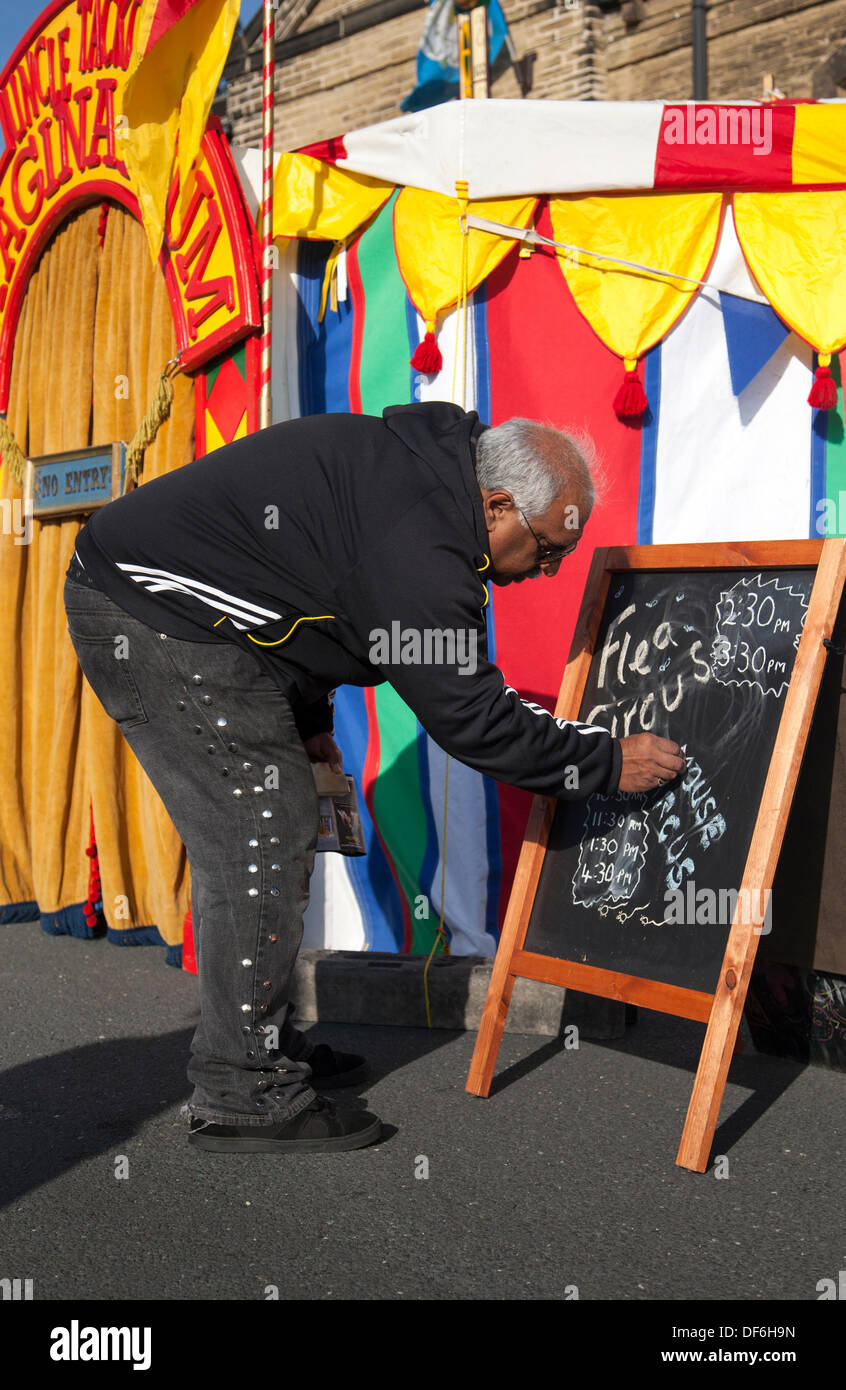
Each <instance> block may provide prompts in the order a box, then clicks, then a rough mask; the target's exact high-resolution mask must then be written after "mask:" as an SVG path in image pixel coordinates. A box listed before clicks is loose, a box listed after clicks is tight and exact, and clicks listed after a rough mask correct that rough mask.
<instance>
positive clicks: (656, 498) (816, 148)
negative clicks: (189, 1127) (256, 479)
mask: <svg viewBox="0 0 846 1390" xmlns="http://www.w3.org/2000/svg"><path fill="white" fill-rule="evenodd" d="M726 109H727V108H723V111H724V114H723V116H721V115H720V108H719V107H717V106H713V105H710V106H708V107H701V106H699V107H694V106H692V105H690V106H686V105H684V104H682V105H677V106H675V107H670V106H665V105H663V104H661V103H567V102H560V103H558V102H522V103H517V102H508V103H506V102H495V101H490V102H485V103H481V102H479V103H473V102H461V103H449V104H447V105H446V106H443V107H438V108H434V109H432V110H429V111H426V112H420V113H416V114H415V115H411V116H406V117H402V118H400V119H399V120H397V121H392V122H387V123H385V124H384V125H383V126H376V127H372V128H370V130H368V131H363V132H357V133H352V134H350V135H346V136H344V137H343V139H340V138H339V139H338V140H335V141H331V142H326V143H325V145H323V146H321V147H312V148H310V149H309V150H307V151H305V152H300V153H299V154H291V155H283V156H282V157H281V158H280V161H279V165H278V167H277V174H276V185H275V188H276V204H277V206H276V213H275V219H274V229H275V231H276V232H277V235H278V240H277V242H276V245H277V249H278V254H279V263H278V267H277V270H276V273H275V279H274V343H273V353H274V358H273V390H274V412H273V418H274V420H282V419H286V418H292V417H295V416H300V415H308V414H314V413H319V412H323V411H363V412H365V413H370V414H379V413H380V412H381V410H382V409H383V407H384V406H386V405H390V404H397V403H403V402H411V401H415V400H427V399H438V400H453V401H456V402H458V403H459V404H461V405H463V406H464V407H465V408H467V409H474V410H476V411H478V413H479V415H480V417H481V418H482V419H483V420H485V421H487V422H490V423H492V424H497V423H499V422H500V421H502V420H505V419H508V418H509V417H512V416H515V415H522V416H529V417H532V418H537V419H542V420H545V421H548V422H549V423H551V424H554V425H557V426H559V427H561V428H568V427H571V428H575V429H577V430H585V429H586V430H587V431H589V433H590V434H591V436H592V437H593V439H594V441H595V443H596V445H597V449H598V452H599V455H600V459H601V461H602V474H603V480H604V488H603V495H602V498H601V501H600V503H599V504H598V506H597V508H596V509H595V511H594V514H593V516H592V518H591V521H590V523H589V526H588V529H587V531H586V534H585V538H584V541H583V543H582V545H581V546H580V547H579V550H578V551H577V552H576V554H575V555H574V556H573V558H572V559H569V560H568V561H567V562H566V563H565V564H564V565H563V566H562V567H561V569H560V570H559V573H558V575H557V577H556V578H555V579H554V580H547V579H539V580H537V581H536V582H534V583H532V584H529V585H522V586H512V588H510V589H502V590H498V589H496V587H495V586H489V589H490V601H489V603H488V606H487V610H486V611H487V615H488V625H489V642H490V649H491V652H492V654H493V659H494V660H495V661H496V662H497V664H498V665H499V666H500V667H501V669H502V670H503V672H504V674H505V677H506V680H507V681H508V683H509V684H511V685H512V686H514V687H515V688H516V689H518V690H519V691H520V693H521V695H522V696H523V697H524V698H526V699H531V700H533V701H535V702H537V703H538V704H539V705H540V706H542V707H545V708H547V709H550V710H551V709H552V708H553V706H554V703H555V699H556V697H557V693H558V688H559V685H560V681H561V676H562V672H563V669H564V665H565V662H566V659H567V654H568V651H569V645H570V641H571V638H572V633H573V629H574V626H575V620H576V615H577V613H578V609H579V605H580V601H581V596H582V592H583V588H584V583H585V578H586V575H587V570H588V567H589V563H590V558H591V553H592V549H593V547H594V546H597V545H607V544H628V543H633V542H640V543H652V542H656V543H657V542H680V541H715V540H731V539H748V540H752V539H766V538H791V537H801V536H822V535H835V534H844V533H846V439H844V426H843V395H842V387H841V365H842V349H843V347H844V343H846V241H844V239H843V237H842V235H841V234H839V228H840V226H841V225H846V215H844V209H843V207H842V206H841V200H842V199H844V197H846V153H844V152H846V139H844V138H843V137H844V135H846V106H844V104H842V103H839V102H832V103H805V104H800V105H796V106H793V105H789V104H787V103H780V104H779V105H777V106H775V107H760V106H757V105H755V104H752V103H750V104H747V105H746V106H745V107H743V108H740V107H738V106H732V107H731V108H730V109H731V111H732V112H735V113H737V112H740V111H742V110H746V111H747V112H748V114H749V121H748V123H747V126H746V127H744V126H743V123H742V122H741V121H740V118H739V116H738V118H737V120H736V121H735V122H734V123H730V122H729V121H728V119H727V117H726V115H725V111H726ZM708 112H711V113H714V114H713V120H712V121H709V120H706V119H705V115H706V114H707V113H708ZM673 113H676V114H675V115H674V114H673ZM678 113H681V114H680V115H679V114H678ZM768 118H769V119H768ZM673 122H675V124H673ZM744 129H746V130H747V132H748V133H749V139H750V141H752V139H753V137H754V136H755V135H756V132H757V135H758V136H759V137H760V143H759V144H758V146H756V145H755V144H754V143H746V144H744V143H743V142H742V141H740V140H739V139H738V138H736V137H737V133H738V131H739V132H740V134H741V135H742V134H743V131H744ZM697 132H698V133H699V137H702V135H703V133H704V134H705V135H706V136H710V135H713V137H714V138H713V140H711V141H710V143H708V141H707V140H705V141H704V142H703V139H702V138H698V136H697ZM721 134H722V135H723V137H724V139H723V142H722V143H720V135H721ZM733 137H734V138H733ZM765 145H766V148H764V146H765ZM756 148H757V153H756ZM233 154H234V157H235V160H236V164H237V165H238V167H239V169H240V173H241V178H242V184H243V187H244V190H245V194H246V197H247V199H248V202H251V203H252V206H253V211H255V208H256V206H257V201H256V200H257V196H258V158H257V156H258V152H257V151H255V150H246V149H238V148H236V149H235V150H234V151H233ZM301 160H304V161H308V162H307V163H306V164H303V165H301V166H300V165H299V164H298V161H301ZM303 171H305V174H307V175H308V177H305V175H304V172H303ZM353 176H354V177H355V179H356V180H357V181H358V184H357V186H358V188H359V190H363V192H362V199H363V201H362V202H361V203H360V204H356V206H357V207H358V211H357V212H356V211H355V208H354V207H353V204H355V200H356V198H357V197H358V194H357V193H356V192H355V191H352V192H350V193H349V197H348V198H347V200H346V202H345V198H344V196H342V195H343V180H344V179H345V178H352V177H353ZM462 179H464V180H466V185H467V186H466V187H465V188H464V189H462V187H461V180H462ZM338 180H340V182H339V181H338ZM456 181H458V183H459V187H458V189H457V190H456V187H455V184H456ZM321 186H324V187H325V188H326V189H327V190H330V191H332V192H333V198H327V199H326V205H327V207H329V208H330V209H331V210H332V217H333V218H334V219H335V220H334V221H332V223H331V225H327V227H326V228H322V227H321V222H320V216H319V208H318V204H319V202H320V199H318V198H317V197H316V190H318V189H319V188H320V187H321ZM297 187H299V188H300V189H303V188H306V189H307V188H309V187H310V188H311V190H312V192H311V194H310V195H309V196H312V197H313V198H314V199H315V201H314V205H313V207H312V209H311V213H312V215H310V216H309V217H308V218H306V219H305V220H303V215H302V214H303V205H302V204H301V202H299V201H298V199H299V198H301V194H298V193H296V188H297ZM286 190H287V193H286ZM409 191H410V192H411V193H413V194H414V196H415V198H416V200H417V203H416V205H417V206H418V207H420V206H421V193H422V194H425V193H427V192H428V193H429V194H431V196H432V199H433V200H435V201H433V203H432V206H431V208H424V210H423V212H422V213H421V214H420V219H419V226H420V235H419V238H418V239H417V240H415V237H414V236H413V234H410V232H409V227H411V232H412V233H413V228H414V224H413V223H409V220H408V218H407V217H406V218H405V220H404V217H403V208H402V204H401V200H402V199H403V198H404V196H405V195H406V193H408V192H409ZM286 199H287V201H286ZM622 199H627V200H628V201H627V202H626V203H622V202H621V201H620V200H622ZM482 200H486V202H485V208H484V210H482ZM509 200H510V203H509ZM493 204H496V209H495V211H491V208H492V206H493ZM518 205H519V206H518ZM340 206H344V207H345V215H344V217H343V218H341V219H340V220H338V216H337V214H338V208H339V207H340ZM497 212H498V214H499V215H496V213H497ZM509 212H511V213H512V214H513V215H509ZM474 213H475V214H476V215H477V216H478V215H481V216H482V217H483V218H486V219H487V221H488V222H493V223H496V224H498V225H499V226H500V227H501V228H502V232H501V233H496V232H484V231H481V230H479V231H478V232H477V236H478V237H483V238H486V242H485V244H483V243H477V244H476V245H475V246H473V245H468V247H467V248H466V249H465V251H464V252H462V248H461V240H462V237H461V234H458V235H456V232H455V228H456V227H458V226H459V225H460V224H459V222H458V219H459V218H460V217H462V216H468V217H469V218H470V224H469V225H471V226H472V217H473V215H474ZM430 214H431V215H430ZM441 214H443V217H444V218H447V219H449V220H450V226H449V229H448V230H447V231H445V232H444V234H443V236H441V235H440V234H439V232H438V217H440V216H441ZM289 215H290V216H289ZM286 217H287V218H288V219H289V220H288V221H287V222H286ZM277 219H278V220H277ZM294 224H295V229H294V230H292V226H293V225H294ZM527 227H531V228H533V229H534V231H535V232H536V233H537V239H536V240H535V243H534V244H531V243H530V242H526V241H525V240H522V239H521V238H522V235H523V233H524V232H525V229H526V228H527ZM306 228H307V230H304V229H306ZM432 228H434V231H433V230H432ZM509 228H510V229H511V231H510V234H509ZM574 232H578V237H579V240H578V241H577V239H576V236H575V235H574ZM470 235H471V236H472V232H471V234H470ZM450 238H452V240H450ZM468 241H469V238H468ZM554 242H558V243H559V245H558V246H557V247H556V246H554V245H549V244H547V243H554ZM453 243H454V245H453ZM494 243H495V249H492V248H493V246H494ZM572 244H577V245H578V246H579V248H580V249H579V251H578V252H574V251H572V249H570V250H567V249H565V248H566V247H567V246H568V245H570V246H571V245H572ZM456 247H457V248H458V249H457V250H456V249H455V248H456ZM788 247H789V248H792V254H791V255H789V256H788V255H787V254H786V248H788ZM445 248H446V249H445ZM450 248H451V249H450ZM627 251H628V252H629V254H628V255H627V254H626V252H627ZM612 256H613V257H615V258H616V260H615V261H611V260H610V259H608V258H609V257H612ZM462 257H463V259H462ZM624 261H628V262H630V263H631V262H633V263H634V265H629V267H628V268H627V267H626V266H625V265H623V264H621V262H624ZM653 272H660V273H653ZM421 287H422V288H421ZM424 293H425V294H426V295H428V300H427V303H426V304H425V305H424V304H422V303H421V297H422V296H423V294H424ZM435 303H438V304H439V306H440V307H439V308H438V309H437V310H436V315H435V322H436V329H437V347H438V349H439V357H440V366H439V369H438V370H429V371H423V370H421V369H420V367H419V365H418V366H412V365H411V360H412V358H413V357H414V356H415V353H416V352H417V349H418V348H419V346H420V344H421V342H423V341H424V340H425V337H426V333H427V332H428V331H429V329H430V328H431V324H432V321H433V315H432V305H433V304H435ZM624 368H625V372H626V373H627V377H626V379H627V380H628V377H629V376H631V377H634V378H636V381H637V387H638V390H639V391H642V395H643V402H642V408H641V409H638V410H635V411H633V412H632V411H629V413H626V411H625V410H624V409H623V410H621V409H620V401H621V395H620V383H621V378H622V376H623V369H624ZM815 373H816V378H815ZM815 392H816V393H817V395H816V396H814V393H815ZM809 394H810V395H811V397H812V399H813V400H814V402H815V403H814V404H811V403H809ZM817 403H818V404H819V407H820V408H817ZM615 406H616V407H617V408H615ZM823 406H825V408H822V407H823ZM841 499H842V501H843V503H844V506H843V509H842V511H841V509H840V506H839V503H840V500H841ZM336 738H337V741H338V743H339V745H340V747H341V748H342V750H343V753H344V757H345V766H346V767H347V769H348V770H349V771H351V772H352V773H353V774H354V776H355V778H356V782H357V785H358V790H359V800H360V804H361V809H362V814H363V819H364V822H365V833H366V838H367V843H368V855H367V857H366V858H361V859H345V858H342V857H341V856H339V855H333V854H326V855H319V856H318V857H317V858H318V863H317V868H316V870H315V874H314V877H313V880H312V902H311V905H310V907H309V910H308V914H307V918H306V935H305V941H304V944H305V945H307V946H312V947H315V946H327V947H332V948H336V949H370V950H380V951H399V952H406V951H414V952H420V951H423V952H428V951H429V950H430V949H431V948H432V946H433V944H434V942H435V939H436V932H437V926H438V921H439V918H440V915H441V910H442V908H443V922H444V927H445V929H446V933H447V937H448V939H449V944H450V950H451V951H452V952H454V953H463V954H482V955H492V954H493V952H494V951H495V949H496V943H497V939H498V931H499V927H500V924H501V922H502V919H503V916H504V912H505V907H506V904H507V898H508V892H509V889H510V884H511V880H512V877H513V873H514V869H515V866H516V861H517V856H518V852H519V848H520V844H521V841H522V837H523V833H524V829H525V824H526V819H527V815H528V810H529V806H530V803H531V797H530V796H529V795H528V794H526V793H524V792H521V791H519V790H517V789H515V788H511V787H507V786H505V785H503V784H500V783H496V782H493V781H491V780H490V779H488V778H485V777H482V776H481V775H479V774H478V773H476V772H474V771H473V770H472V769H469V768H467V767H465V766H463V765H462V764H460V763H457V762H456V761H455V760H454V759H447V758H446V757H445V755H444V753H443V751H442V750H441V749H440V748H439V747H438V746H437V745H436V744H435V743H434V742H433V740H432V739H430V738H429V737H428V735H427V734H426V732H425V730H423V729H422V727H421V726H420V724H419V723H418V721H417V719H416V717H415V716H414V714H413V713H412V711H411V710H409V709H408V707H407V706H405V705H404V703H403V702H402V701H401V700H400V699H399V697H398V696H397V695H396V694H395V693H394V692H393V690H392V689H391V687H390V686H388V685H383V686H378V687H376V688H373V689H369V690H361V689H357V688H352V687H347V688H344V689H342V690H339V691H338V694H337V699H336ZM445 784H446V785H445Z"/></svg>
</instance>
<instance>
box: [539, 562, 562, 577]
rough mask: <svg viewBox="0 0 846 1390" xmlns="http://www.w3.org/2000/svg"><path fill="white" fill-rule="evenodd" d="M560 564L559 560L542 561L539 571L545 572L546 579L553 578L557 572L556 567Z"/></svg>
mask: <svg viewBox="0 0 846 1390" xmlns="http://www.w3.org/2000/svg"><path fill="white" fill-rule="evenodd" d="M560 564H561V561H560V560H548V561H544V563H543V564H542V565H541V566H540V570H541V573H542V574H545V575H546V577H547V579H553V578H554V577H555V575H556V574H557V573H558V567H559V565H560Z"/></svg>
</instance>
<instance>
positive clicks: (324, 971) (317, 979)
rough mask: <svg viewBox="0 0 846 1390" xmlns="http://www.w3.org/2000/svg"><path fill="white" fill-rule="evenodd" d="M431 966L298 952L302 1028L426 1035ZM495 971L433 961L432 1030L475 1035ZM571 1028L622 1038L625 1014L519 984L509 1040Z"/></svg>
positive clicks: (620, 1008)
mask: <svg viewBox="0 0 846 1390" xmlns="http://www.w3.org/2000/svg"><path fill="white" fill-rule="evenodd" d="M426 960H427V957H426V956H424V955H395V954H393V953H392V952H389V951H325V950H304V951H300V954H299V957H298V959H297V964H296V967H295V971H294V983H293V989H292V995H293V998H294V999H295V1001H296V1007H295V1014H296V1019H297V1022H298V1023H316V1022H320V1023H364V1024H389V1025H390V1024H395V1025H397V1026H398V1027H402V1028H425V1027H427V1020H426V1000H425V993H424V985H423V975H424V971H425V968H426ZM492 968H493V961H492V960H491V959H490V958H488V957H486V956H443V955H436V956H433V957H432V962H431V964H430V966H429V970H428V975H427V983H428V990H429V1007H430V1011H431V1026H432V1027H433V1028H450V1029H454V1030H462V1029H466V1030H475V1029H477V1028H478V1027H479V1024H480V1022H481V1018H482V1010H483V1008H484V1005H485V999H486V997H487V992H488V985H489V984H490V978H491V970H492ZM572 1023H574V1024H576V1026H577V1027H578V1029H579V1033H580V1035H581V1036H582V1037H584V1038H595V1039H602V1038H620V1037H622V1036H623V1034H624V1033H625V1028H626V1006H625V1004H621V1003H619V1002H618V1001H616V1000H612V999H599V998H597V997H596V996H594V995H588V994H579V993H576V992H575V991H574V990H564V989H561V988H560V987H559V986H558V985H548V984H542V983H540V982H539V981H537V980H522V979H518V980H515V982H514V989H513V991H512V994H511V1002H510V1004H509V1008H508V1014H507V1016H506V1022H505V1031H506V1032H509V1033H540V1034H546V1035H548V1036H551V1037H556V1036H558V1034H559V1033H560V1032H561V1031H562V1029H563V1028H565V1027H567V1026H568V1025H569V1024H572Z"/></svg>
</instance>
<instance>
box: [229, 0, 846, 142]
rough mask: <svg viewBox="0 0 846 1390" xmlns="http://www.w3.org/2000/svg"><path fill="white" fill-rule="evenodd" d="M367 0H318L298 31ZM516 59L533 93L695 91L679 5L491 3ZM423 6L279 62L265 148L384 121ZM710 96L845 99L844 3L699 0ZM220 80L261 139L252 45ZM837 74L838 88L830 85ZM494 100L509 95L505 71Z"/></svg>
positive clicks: (233, 116) (684, 95)
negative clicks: (771, 81)
mask: <svg viewBox="0 0 846 1390" xmlns="http://www.w3.org/2000/svg"><path fill="white" fill-rule="evenodd" d="M366 3H372V0H359V3H356V0H319V3H318V4H317V5H316V6H315V8H314V9H313V10H312V12H311V14H309V15H308V17H307V18H306V19H305V21H304V22H303V23H302V25H301V26H300V28H299V30H298V31H297V32H299V33H304V32H306V31H307V30H309V29H314V28H317V27H319V26H320V25H321V24H326V23H328V22H329V21H330V20H333V19H337V18H338V16H339V15H345V14H347V15H348V14H351V13H352V12H353V11H354V10H356V9H360V8H362V7H363V6H364V4H366ZM502 3H503V8H504V10H505V14H506V18H507V19H508V24H509V28H510V31H511V36H512V38H513V40H514V45H515V47H516V49H517V52H518V55H520V56H522V55H523V54H524V53H526V52H534V53H535V54H536V55H537V56H536V60H535V63H534V66H533V86H532V91H531V96H532V98H551V99H557V100H591V99H593V100H618V101H643V100H654V99H662V98H663V99H665V100H668V101H682V100H687V99H689V98H690V97H691V96H692V54H691V47H690V0H627V3H624V4H621V5H620V6H619V7H617V8H614V9H611V10H603V9H602V8H601V7H600V5H598V4H592V3H588V0H580V3H578V4H575V3H574V0H562V2H561V3H557V4H555V3H550V0H502ZM425 10H426V5H425V4H421V7H420V9H418V10H412V11H411V12H409V13H408V14H404V15H400V16H398V17H396V18H393V19H388V20H386V21H384V22H383V23H381V24H379V25H378V26H375V27H373V28H370V29H367V30H365V31H363V32H361V33H358V34H349V35H346V36H345V37H343V38H341V39H338V40H337V41H335V42H332V43H327V44H325V45H324V46H323V47H321V48H318V49H315V50H313V51H311V52H309V53H303V54H300V55H298V56H297V57H294V58H291V59H288V60H286V61H282V62H277V67H276V86H275V104H276V147H277V149H296V148H297V147H298V146H300V145H304V144H308V143H310V142H311V141H314V140H321V139H325V138H326V137H328V136H330V135H337V134H340V133H342V132H343V131H345V130H355V129H356V128H358V127H360V126H364V125H372V124H375V123H377V122H379V121H386V120H390V119H392V118H393V117H395V116H397V115H399V114H400V112H399V103H400V101H401V100H402V98H403V97H404V96H406V95H407V93H408V92H410V91H411V89H412V88H413V86H414V83H415V57H416V53H417V46H418V43H419V39H420V33H421V30H422V27H423V20H424V18H425ZM707 30H708V77H709V95H710V96H711V97H713V98H714V99H720V98H723V99H726V98H736V99H750V98H751V99H754V98H756V97H758V96H760V94H761V79H762V77H763V75H764V73H765V72H771V73H772V74H773V75H774V77H775V79H776V83H777V85H778V86H779V88H780V89H781V90H782V91H783V92H784V93H785V94H786V95H787V96H790V97H811V96H815V95H816V96H827V95H831V96H837V95H841V96H842V95H846V0H710V2H709V5H708V11H707ZM252 64H253V69H254V70H253V71H251V72H249V73H247V74H243V75H240V76H230V79H229V86H228V90H227V93H226V101H225V103H224V102H222V101H220V100H218V101H217V102H216V103H215V107H214V110H215V111H216V112H217V113H218V114H220V115H225V116H227V117H228V118H229V120H230V121H231V122H232V127H233V139H234V140H235V141H236V143H238V144H258V143H259V142H260V140H261V87H260V69H261V50H260V42H259V47H258V48H257V49H255V50H254V52H253V57H252ZM841 77H842V80H843V87H842V88H839V87H838V82H839V80H840V78H841ZM492 95H493V96H495V97H513V98H519V96H520V89H519V86H518V83H517V80H516V77H515V75H514V72H513V70H512V69H511V68H510V67H509V68H507V69H506V70H505V71H503V72H502V73H501V74H499V75H498V76H497V77H496V79H495V81H494V83H493V86H492Z"/></svg>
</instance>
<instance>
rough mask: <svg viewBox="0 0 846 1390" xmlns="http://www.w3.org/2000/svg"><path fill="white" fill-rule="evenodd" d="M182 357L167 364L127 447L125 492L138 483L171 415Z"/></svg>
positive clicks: (179, 353) (175, 358)
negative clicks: (146, 457) (175, 377)
mask: <svg viewBox="0 0 846 1390" xmlns="http://www.w3.org/2000/svg"><path fill="white" fill-rule="evenodd" d="M181 355H182V354H181V352H178V353H177V354H176V356H175V357H172V358H171V359H170V361H169V362H168V363H167V365H166V367H165V369H164V371H163V372H162V374H161V376H160V377H159V380H158V383H157V385H156V394H155V395H154V396H153V399H152V401H151V402H150V405H149V406H148V408H147V412H146V414H145V416H144V418H143V420H142V421H141V424H140V425H139V426H138V428H137V430H136V431H135V434H134V435H133V436H132V439H131V440H130V441H129V444H128V445H127V448H126V474H125V477H124V480H123V490H124V492H128V491H129V488H130V484H132V483H137V482H138V475H139V473H140V472H141V468H142V466H143V463H144V455H145V453H146V451H147V450H148V449H149V447H150V445H151V444H152V443H153V440H154V439H155V437H156V435H157V434H158V432H159V430H160V428H161V426H162V425H163V424H164V422H165V420H166V419H167V417H168V416H169V415H170V408H171V406H172V405H173V385H172V383H171V377H172V376H173V375H175V373H176V372H178V371H179V365H178V364H179V358H180V356H181Z"/></svg>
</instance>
